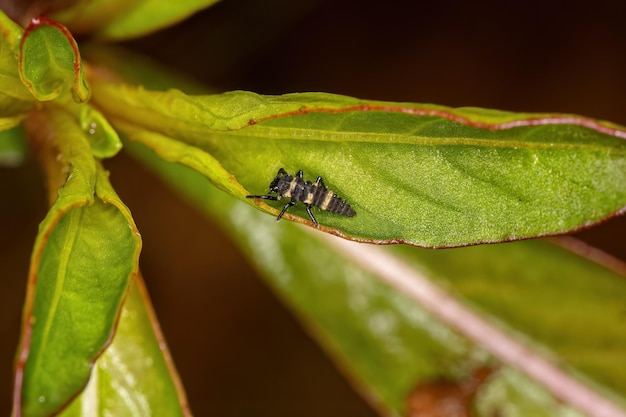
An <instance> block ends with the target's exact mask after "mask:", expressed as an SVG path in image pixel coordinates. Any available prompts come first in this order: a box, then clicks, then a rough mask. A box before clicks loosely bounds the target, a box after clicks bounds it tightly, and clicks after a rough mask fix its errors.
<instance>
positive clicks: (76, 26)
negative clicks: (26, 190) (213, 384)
mask: <svg viewBox="0 0 626 417" xmlns="http://www.w3.org/2000/svg"><path fill="white" fill-rule="evenodd" d="M214 2H215V1H214V0H207V1H200V2H198V1H181V2H177V3H176V4H175V5H171V6H167V7H165V6H163V4H161V2H153V1H149V0H144V1H141V0H135V1H130V2H128V1H126V2H115V3H114V4H113V5H111V4H112V3H110V2H101V1H96V2H91V3H84V2H76V4H75V5H73V6H71V7H68V8H66V9H64V10H60V11H57V13H56V14H53V15H51V16H50V17H45V18H44V17H36V18H33V19H32V20H31V21H30V24H29V25H28V26H27V27H26V28H25V29H22V28H21V27H20V26H19V25H17V24H16V23H14V22H13V21H12V20H10V19H9V18H8V17H7V16H6V15H4V14H2V13H0V25H1V26H2V29H3V31H2V33H3V37H2V38H1V39H0V41H1V42H2V44H1V48H0V54H1V59H0V65H1V66H2V67H1V71H0V84H1V85H2V88H1V89H0V92H1V95H0V101H1V104H2V106H1V107H0V108H1V113H0V128H1V129H2V136H0V163H2V164H5V165H7V166H9V165H15V164H17V163H19V160H20V155H23V154H24V153H25V152H27V149H30V150H31V151H32V152H33V153H34V154H36V156H37V158H38V160H39V163H40V165H41V167H42V170H43V172H44V175H45V178H46V181H47V186H48V190H49V202H50V209H49V211H48V214H47V215H46V217H45V218H44V219H43V221H42V223H41V225H40V229H39V234H38V236H37V239H36V241H35V243H34V247H33V251H32V258H31V268H30V272H29V276H28V287H27V297H26V301H25V305H24V315H23V327H22V339H21V342H20V346H19V347H18V355H17V359H16V367H15V368H16V369H15V389H14V410H13V412H14V415H15V416H47V415H53V414H56V413H60V415H68V416H69V415H91V414H95V413H99V414H106V413H110V414H113V415H144V414H150V415H152V414H163V415H189V414H190V411H189V408H188V406H187V403H186V398H185V394H184V392H183V390H182V386H181V384H180V382H179V380H178V376H177V375H176V372H175V370H174V367H173V364H172V361H171V358H170V357H169V354H168V352H167V350H165V349H163V346H164V341H163V338H162V336H161V334H160V331H159V329H158V325H157V324H156V319H155V318H154V314H153V313H152V311H151V307H150V303H149V300H148V297H147V294H146V292H145V290H144V288H143V284H142V281H141V276H140V273H139V267H138V260H139V253H140V251H141V246H142V241H141V237H140V234H139V232H138V230H137V227H136V226H135V222H134V220H133V218H132V216H131V213H130V210H129V209H128V208H127V207H126V206H125V205H124V203H123V202H122V201H121V200H120V198H119V197H118V196H117V194H116V193H115V191H114V190H113V188H112V186H111V184H110V182H109V180H108V173H107V171H106V170H105V169H104V168H103V166H102V163H101V161H102V160H103V159H106V158H111V157H114V156H115V155H116V154H117V153H118V152H119V151H120V150H121V149H122V148H124V149H125V150H127V151H128V152H130V153H131V154H132V155H134V156H135V157H136V158H138V159H139V160H141V161H143V162H144V163H145V164H146V165H147V166H149V167H151V168H152V169H153V170H154V171H155V172H156V173H158V174H159V175H160V176H162V178H163V179H164V180H165V181H167V182H168V183H170V184H171V185H172V187H173V188H175V189H176V190H177V191H178V192H180V193H181V194H182V195H184V196H185V197H186V198H188V199H189V201H190V202H192V203H193V204H195V205H196V206H197V207H199V208H200V209H201V210H203V212H205V213H206V214H207V215H209V216H219V218H223V219H226V221H224V222H223V226H224V228H225V230H227V231H228V233H229V234H230V235H231V236H232V238H233V239H234V240H235V241H236V242H237V243H238V244H239V246H240V247H241V248H242V250H243V251H244V252H245V253H246V254H248V256H249V257H250V259H251V260H252V262H254V263H255V265H256V266H257V267H258V268H259V270H260V271H261V272H262V273H263V275H264V276H265V277H266V279H267V282H268V283H270V285H271V286H272V287H273V288H274V289H275V290H276V292H277V293H278V294H279V295H280V296H281V297H282V299H283V300H285V302H286V303H287V304H288V305H290V306H291V307H292V308H293V309H294V310H295V311H296V312H297V313H298V315H299V316H300V317H301V318H302V320H303V321H305V323H306V325H307V326H308V328H310V329H311V331H312V333H313V334H314V335H315V336H316V338H317V339H318V340H319V342H320V343H321V344H322V346H324V347H325V349H326V350H327V351H328V353H329V354H330V355H331V356H332V357H333V358H334V359H335V360H336V362H337V363H338V364H339V366H340V367H341V368H342V369H343V370H344V371H345V373H346V374H347V375H348V376H349V377H350V378H351V380H353V381H355V383H356V384H357V385H358V386H359V388H360V390H361V391H362V392H363V393H364V394H365V395H366V397H367V398H369V399H370V401H371V402H372V404H373V405H374V406H375V407H376V408H377V409H379V410H380V411H381V413H383V414H385V415H402V414H406V413H409V412H411V410H413V411H412V412H415V413H417V412H418V411H419V410H422V411H424V410H423V409H420V408H419V407H422V406H423V405H420V404H423V402H420V398H422V396H429V395H434V394H433V392H435V391H436V387H438V386H439V385H438V384H441V383H443V384H444V385H445V384H447V385H446V386H447V387H448V388H449V389H450V392H453V394H450V395H449V396H450V398H451V399H450V398H447V399H446V401H448V403H449V401H455V402H456V404H457V405H456V406H457V407H459V408H461V409H467V410H470V409H472V410H474V411H473V412H475V413H477V414H478V415H484V416H493V415H502V416H508V415H549V416H558V415H575V414H577V413H582V414H587V415H598V416H600V415H607V416H608V415H615V416H617V415H624V414H625V413H626V411H624V410H625V399H624V394H625V392H624V389H623V387H624V386H626V374H625V373H624V371H623V370H622V369H621V367H619V366H615V365H616V364H619V363H621V362H623V360H624V353H623V352H626V350H624V347H625V346H626V338H624V337H623V332H621V325H622V319H621V317H622V314H623V308H624V305H623V300H624V299H625V298H624V295H625V294H626V282H625V281H624V280H623V277H622V276H621V275H620V274H619V273H617V272H615V271H613V270H611V269H609V268H607V267H605V266H602V265H599V264H597V263H596V262H593V261H592V260H589V259H585V258H584V257H581V256H578V255H576V254H574V253H573V252H572V251H571V250H567V249H564V248H563V247H559V246H556V245H554V244H551V243H546V242H543V241H525V242H517V243H513V244H507V245H493V246H476V247H465V248H459V249H455V250H449V251H430V250H426V249H422V248H417V247H416V246H418V247H426V248H443V247H463V246H470V245H476V244H481V243H497V242H506V241H512V240H520V239H529V238H534V237H539V236H546V235H555V234H562V233H567V232H571V231H575V230H578V229H581V228H585V227H588V226H590V225H592V224H595V223H598V222H600V221H602V220H604V219H606V218H608V217H611V216H615V215H617V214H619V213H621V212H622V211H623V210H624V207H626V192H625V191H624V189H623V186H622V184H623V183H624V182H625V181H624V180H625V179H626V178H625V176H626V158H625V156H626V145H625V144H624V138H625V137H626V129H625V128H623V127H621V126H618V125H615V124H612V123H609V122H604V121H597V120H594V119H590V118H586V117H582V116H576V115H565V114H535V113H511V112H503V111H495V110H487V109H478V108H449V107H444V106H437V105H431V104H414V103H392V102H381V101H372V100H360V99H355V98H351V97H346V96H340V95H333V94H324V93H301V94H287V95H282V96H264V95H259V94H254V93H250V92H243V91H234V92H228V93H223V94H212V95H194V94H188V93H184V92H183V91H181V90H177V89H171V88H170V89H166V88H163V86H164V85H166V86H167V85H169V86H170V87H173V86H174V85H175V83H177V81H175V80H174V81H171V84H169V80H168V79H167V78H166V77H165V76H164V75H162V74H161V73H160V72H159V71H157V70H156V69H155V68H150V67H148V68H146V67H145V66H144V65H143V64H142V63H141V62H140V61H137V60H135V59H134V58H127V57H126V56H125V55H121V53H120V52H118V51H115V50H113V51H112V52H111V50H110V49H107V48H106V47H105V46H103V45H101V44H92V45H87V46H86V47H83V45H80V48H82V49H79V45H78V43H77V42H76V40H75V39H74V37H73V35H72V33H74V34H81V35H83V36H91V37H92V38H93V39H96V40H120V39H128V38H131V37H135V36H139V35H142V34H146V33H149V32H151V31H154V30H157V29H159V28H161V27H164V26H166V25H169V24H172V23H174V22H177V21H179V20H181V19H183V18H184V17H186V16H188V15H190V14H192V13H193V12H194V11H196V10H198V9H200V8H202V7H205V6H209V5H211V4H213V3H214ZM105 4H106V5H105ZM146 14H148V15H150V17H151V18H150V19H147V18H145V16H146ZM81 53H84V54H85V56H86V59H83V58H82V57H81ZM146 74H148V76H146ZM25 138H26V139H25ZM25 142H27V143H28V145H29V146H28V147H27V146H25ZM281 167H284V168H285V169H287V171H288V172H292V173H293V172H295V171H297V170H299V169H302V170H304V172H305V174H306V175H307V176H310V177H311V178H315V177H316V176H318V175H319V176H322V177H323V178H324V180H325V182H326V184H327V185H328V186H329V188H331V189H332V190H333V191H334V192H336V193H337V194H339V195H340V196H342V197H343V198H345V199H346V200H347V201H348V202H349V203H350V205H351V206H352V207H353V208H354V209H355V211H356V213H357V215H356V216H355V217H353V218H348V217H342V216H338V215H335V214H332V213H329V212H322V211H318V212H316V217H317V219H318V221H319V222H320V227H319V228H318V229H319V230H314V229H315V228H314V227H313V225H312V224H311V222H310V221H309V219H308V218H307V216H306V213H305V212H304V207H302V205H301V204H299V205H298V206H296V207H294V208H293V209H291V210H290V211H289V212H288V213H287V214H285V216H284V217H285V219H289V220H292V222H287V221H284V222H282V223H281V224H280V225H276V224H274V221H273V219H272V217H271V216H267V215H265V213H262V212H269V213H270V214H272V215H274V216H275V215H276V214H277V213H278V212H279V211H280V209H281V205H280V204H279V205H275V204H273V203H270V204H265V203H264V202H262V201H251V200H246V198H245V197H246V195H249V194H261V193H263V192H265V191H266V190H267V185H268V184H269V182H270V181H271V179H272V178H273V176H274V174H275V173H276V171H277V170H278V168H281ZM251 206H257V208H259V209H260V211H259V210H254V209H253V207H251ZM297 223H301V224H297ZM302 224H304V225H306V226H310V227H308V228H307V227H303V226H302ZM320 232H326V234H324V233H320ZM328 234H330V235H336V236H340V237H342V238H344V239H345V240H341V239H338V238H337V237H335V236H331V237H329V236H328ZM350 240H351V241H355V242H360V243H354V242H348V241H350ZM364 242H365V243H376V244H391V243H405V244H408V245H411V246H400V247H389V248H381V247H374V246H367V245H362V244H361V243H364ZM574 247H575V248H578V246H577V245H574ZM520 265H524V267H521V268H520V267H519V266H520ZM559 277H561V278H559ZM565 278H566V279H565ZM546 283H549V284H546ZM321 300H323V301H324V302H321ZM555 300H558V302H559V306H560V307H559V308H558V309H554V308H553V307H554V304H555ZM496 317H497V321H496V319H495V318H496ZM581 327H582V328H585V329H587V331H586V332H585V333H582V332H580V328H581ZM609 347H612V348H609ZM468 387H469V388H468ZM455 390H456V391H455ZM439 399H440V400H441V402H444V400H443V399H441V398H439ZM436 404H439V403H436ZM435 407H437V405H436V406H435ZM431 411H432V410H431ZM468 412H469V411H468Z"/></svg>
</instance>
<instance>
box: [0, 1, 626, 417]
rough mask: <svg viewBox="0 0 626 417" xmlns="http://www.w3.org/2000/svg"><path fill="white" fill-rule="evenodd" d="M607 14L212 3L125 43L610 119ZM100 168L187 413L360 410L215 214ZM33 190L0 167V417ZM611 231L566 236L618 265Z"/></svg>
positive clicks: (613, 61)
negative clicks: (128, 234)
mask: <svg viewBox="0 0 626 417" xmlns="http://www.w3.org/2000/svg"><path fill="white" fill-rule="evenodd" d="M625 17H626V3H624V2H621V1H614V2H612V1H602V0H600V1H594V2H569V1H565V0H554V1H547V2H544V1H539V0H530V1H512V0H504V1H503V0H500V1H495V0H493V1H475V2H462V1H453V0H452V1H446V2H432V1H431V2H419V1H415V0H406V1H395V0H390V1H386V2H374V1H356V0H334V1H332V0H300V1H297V2H294V1H290V0H267V1H263V2H259V1H258V0H224V1H223V2H221V3H219V4H217V5H216V6H214V7H213V8H211V9H208V10H206V11H203V12H201V13H199V14H197V15H195V16H193V17H192V18H190V19H188V20H187V21H185V22H182V23H180V24H179V25H177V26H175V27H173V28H170V29H167V30H165V31H162V32H160V33H158V34H155V35H151V36H149V37H146V38H144V39H141V40H136V41H132V42H127V43H126V45H127V46H128V47H131V48H133V49H135V50H137V51H140V52H143V53H145V54H146V55H149V56H151V57H153V58H154V59H156V60H158V61H161V62H163V63H164V64H166V65H169V66H172V67H174V68H176V69H178V70H180V71H183V72H185V73H187V74H190V75H191V76H193V77H195V78H196V79H198V80H200V81H202V82H205V83H206V84H208V85H210V86H212V87H214V88H215V89H216V90H218V91H226V90H234V89H243V90H251V91H256V92H259V93H265V94H280V93H286V92H302V91H325V92H334V93H341V94H347V95H351V96H357V97H361V98H369V99H377V100H392V101H410V102H428V103H437V104H444V105H450V106H480V107H489V108H500V109H504V110H513V111H552V112H571V113H578V114H584V115H587V116H592V117H596V118H600V119H608V120H611V121H613V122H616V123H621V124H624V125H626V113H625V111H624V101H625V100H624V98H623V96H624V91H626V89H625V88H624V87H625V84H626V79H625V77H624V74H626V61H625V59H624V56H625V53H624V52H625V51H626V31H624V25H623V20H624V18H625ZM105 165H106V167H107V168H108V169H109V170H110V171H111V181H112V182H113V185H114V186H115V187H116V189H117V191H118V193H119V194H120V195H121V196H122V198H123V200H124V201H125V202H126V204H127V205H128V206H129V207H130V209H131V210H132V212H133V215H134V217H135V220H136V222H137V225H138V227H139V229H140V231H141V233H142V235H143V239H144V250H143V253H142V257H141V267H142V270H143V273H144V276H145V278H146V281H147V285H148V289H149V291H150V294H151V296H152V299H153V302H154V305H155V309H156V312H157V315H158V317H159V318H160V322H161V325H162V328H163V331H164V333H165V336H166V337H167V339H168V342H169V345H170V348H171V351H172V354H173V356H174V359H175V361H176V364H177V366H178V370H179V372H180V374H181V377H182V379H183V383H184V385H185V387H186V388H187V394H188V397H189V401H190V404H191V408H192V410H193V411H194V412H195V414H196V415H197V416H220V417H238V416H272V417H280V416H294V415H298V416H302V417H307V416H322V415H323V416H329V417H333V416H346V415H349V416H351V417H359V416H373V415H374V412H373V411H371V410H370V409H369V408H368V406H367V405H366V404H365V402H364V401H363V400H362V399H360V398H359V397H358V396H357V395H356V394H355V392H354V391H353V390H352V389H351V387H350V386H349V385H348V383H346V382H345V381H344V379H343V378H342V377H341V375H340V374H339V372H338V371H337V370H336V368H335V367H334V366H333V365H332V364H331V363H330V362H329V360H328V359H327V358H326V357H325V356H324V354H323V352H321V350H320V349H319V348H318V347H317V346H316V345H315V344H314V342H312V341H311V339H310V338H309V337H308V336H307V334H306V333H305V332H304V331H303V330H302V328H300V327H299V325H298V324H297V322H296V321H295V319H294V318H293V317H292V316H291V315H290V313H289V312H288V311H287V309H286V308H285V307H284V306H283V305H282V304H281V303H280V302H279V301H278V300H277V299H276V297H275V296H274V295H272V293H271V292H270V291H269V289H268V288H266V287H265V285H264V284H263V281H262V280H261V279H259V278H258V277H257V276H256V275H255V272H254V271H253V269H252V268H251V266H250V264H249V263H248V261H246V260H245V259H243V258H242V257H241V255H240V254H239V253H238V251H237V249H236V247H235V246H234V245H233V244H232V243H230V242H229V241H228V238H227V237H225V236H224V235H223V234H222V233H221V231H220V229H219V227H218V225H219V219H215V220H207V219H205V218H203V217H202V216H201V215H200V214H199V213H198V212H197V211H196V210H195V209H193V208H191V207H189V206H187V205H186V204H184V203H183V202H182V201H181V200H179V199H178V197H177V196H176V195H174V194H173V193H172V192H171V191H170V190H168V189H167V188H165V187H163V186H162V185H161V184H160V183H159V182H158V181H157V180H156V179H155V177H153V176H152V175H151V174H150V173H149V172H147V171H146V170H145V169H143V168H142V167H140V166H138V165H137V164H136V163H135V162H133V161H132V160H131V159H130V158H128V157H127V156H124V155H120V156H118V157H116V158H114V159H112V160H109V161H106V163H105ZM42 184H43V181H41V179H40V178H39V174H38V171H37V168H36V167H35V164H34V162H33V161H32V160H31V159H29V160H28V161H26V162H25V165H24V166H23V167H19V168H11V169H9V168H0V341H1V343H0V415H7V414H8V413H9V409H10V385H11V363H12V359H13V355H14V352H15V346H16V343H17V337H18V333H19V319H20V314H21V311H20V308H21V304H22V302H23V298H24V287H25V279H26V274H27V269H28V261H29V253H30V249H31V248H32V244H33V241H34V237H35V235H36V232H37V225H38V222H39V221H40V220H41V219H42V218H43V216H44V214H45V210H46V207H45V204H46V199H45V190H44V189H43V185H42ZM277 227H279V225H277ZM625 230H626V221H625V220H624V218H623V217H618V218H615V219H612V220H609V221H607V222H606V223H604V224H601V225H599V226H597V227H595V228H593V229H590V230H588V231H584V232H581V233H579V234H578V236H579V237H581V238H583V239H585V240H586V241H587V242H590V243H592V244H594V245H597V246H599V247H601V248H603V249H604V250H606V251H607V252H609V253H611V254H613V255H615V256H618V257H620V258H621V259H626V248H625V247H624V245H622V244H621V240H620V238H622V236H624V231H625ZM268 244H269V242H268Z"/></svg>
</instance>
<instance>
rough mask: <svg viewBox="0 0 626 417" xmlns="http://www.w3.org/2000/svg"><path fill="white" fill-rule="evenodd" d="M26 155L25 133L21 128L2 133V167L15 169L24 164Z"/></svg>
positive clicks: (0, 149)
mask: <svg viewBox="0 0 626 417" xmlns="http://www.w3.org/2000/svg"><path fill="white" fill-rule="evenodd" d="M24 154H26V142H25V139H24V132H23V131H22V129H20V128H17V127H15V128H13V129H10V130H5V131H0V167H14V166H17V165H19V164H21V163H22V161H23V160H24Z"/></svg>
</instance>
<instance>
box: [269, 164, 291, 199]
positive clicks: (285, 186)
mask: <svg viewBox="0 0 626 417" xmlns="http://www.w3.org/2000/svg"><path fill="white" fill-rule="evenodd" d="M291 180H293V177H292V176H291V175H289V174H287V173H286V172H285V170H284V169H282V168H281V169H279V170H278V173H277V174H276V177H275V178H274V180H273V181H272V182H271V184H270V193H278V194H283V193H285V192H286V191H287V190H289V187H290V185H291Z"/></svg>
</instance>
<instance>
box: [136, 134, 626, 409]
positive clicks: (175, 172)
mask: <svg viewBox="0 0 626 417" xmlns="http://www.w3.org/2000/svg"><path fill="white" fill-rule="evenodd" d="M126 149H129V150H131V151H132V152H133V154H135V155H137V156H138V157H140V158H141V159H142V160H143V161H144V162H146V163H147V164H148V165H149V166H151V167H152V168H154V169H155V170H156V171H157V172H158V173H159V174H160V175H161V176H162V177H163V178H164V179H165V180H166V181H167V182H168V183H169V184H170V185H171V186H172V187H174V189H176V190H177V191H179V192H181V193H182V194H183V195H184V196H186V197H187V198H188V199H190V200H191V201H192V202H193V203H195V204H196V205H198V206H199V207H200V208H201V209H203V210H204V211H205V212H206V213H207V214H208V215H211V216H213V217H216V218H217V219H219V221H220V224H221V225H223V227H225V228H226V229H227V230H230V231H231V233H232V235H233V237H234V238H235V240H236V242H238V243H239V245H240V246H241V247H242V249H243V250H244V251H245V252H246V253H248V254H249V258H250V260H251V261H252V262H254V263H255V264H256V265H257V267H258V268H259V269H260V270H261V271H262V272H263V274H264V276H265V277H266V278H267V280H268V282H269V284H270V285H271V286H272V287H273V288H274V289H275V290H276V291H277V293H278V294H279V295H280V296H281V298H283V299H284V300H285V302H286V303H287V304H288V305H290V306H291V307H292V308H294V310H296V312H297V316H298V317H300V318H301V319H302V320H303V321H304V322H305V327H306V328H307V329H309V330H310V331H311V332H312V333H313V335H314V336H315V338H316V339H317V340H318V341H319V342H320V343H321V344H322V345H323V346H324V347H325V348H326V350H327V351H328V352H329V353H330V355H331V356H332V357H333V358H334V359H335V360H336V362H337V363H338V367H339V368H340V369H341V370H343V371H344V372H346V373H347V374H348V377H349V379H350V380H351V381H352V382H353V383H355V384H356V385H357V387H358V388H359V391H360V392H363V393H364V396H365V397H366V398H368V399H369V400H370V401H371V402H372V403H373V404H374V405H375V407H376V408H377V409H379V410H380V412H381V413H382V414H383V415H391V416H400V415H407V414H408V410H407V407H409V406H408V405H407V403H409V402H411V399H412V398H413V397H419V396H420V395H423V394H425V395H429V394H432V393H433V392H437V390H438V389H439V388H440V387H441V386H442V385H443V386H447V387H451V389H456V390H457V392H458V391H460V392H461V393H458V394H457V395H456V396H450V397H449V398H448V397H447V398H446V399H445V400H446V401H447V402H446V404H448V405H450V406H456V405H458V406H459V407H461V408H467V409H468V410H474V411H473V412H474V413H475V415H477V416H485V417H490V416H494V415H500V416H503V417H509V416H516V415H524V416H527V415H528V416H531V415H532V416H546V417H553V416H580V415H598V416H599V415H615V416H621V415H624V414H625V413H626V390H625V389H624V387H625V386H626V372H625V371H624V369H623V367H621V366H616V365H617V364H621V363H623V362H624V360H626V357H625V356H624V352H626V337H624V336H623V334H624V332H623V331H621V330H620V329H621V328H622V327H623V311H624V308H625V306H626V304H625V303H624V300H626V281H625V280H624V279H623V276H621V275H619V274H617V273H615V272H612V271H611V270H609V269H608V268H605V267H603V266H601V265H598V264H596V263H594V262H591V261H589V260H586V259H584V258H582V257H579V256H577V255H575V254H574V253H572V252H570V251H568V250H565V249H563V248H560V247H557V246H555V245H552V244H550V243H548V242H544V241H523V242H516V243H510V244H503V245H484V246H475V247H468V248H460V249H451V250H446V251H430V250H425V249H421V248H414V247H407V246H394V247H376V246H370V245H362V244H361V245H359V244H356V243H351V242H346V241H344V240H341V239H337V238H335V237H329V236H327V235H324V234H322V233H317V232H313V231H311V232H309V231H310V229H306V228H303V227H301V226H300V225H297V224H293V223H289V222H284V223H281V224H276V223H275V222H274V221H273V220H272V219H269V218H267V217H266V216H262V215H260V214H258V213H257V212H254V211H251V210H249V208H248V207H246V205H244V204H243V203H241V202H237V201H236V200H235V199H232V198H229V197H227V196H226V195H225V194H224V193H220V192H218V191H217V190H216V189H215V188H213V187H210V186H209V185H208V184H207V181H206V179H205V178H203V177H202V176H201V175H199V174H197V173H195V172H193V171H191V170H189V169H185V168H184V167H181V166H180V165H177V164H170V163H165V162H163V161H162V160H160V158H157V157H155V155H154V154H152V153H151V152H149V151H148V150H147V149H146V148H144V147H143V146H138V145H136V144H130V145H129V146H127V148H126ZM521 266H523V267H521ZM581 329H584V331H581ZM481 370H486V372H487V376H486V377H482V378H476V379H477V381H474V380H473V379H474V378H473V377H472V375H477V374H479V373H480V372H482V371H481ZM472 384H473V385H472ZM468 386H473V388H472V392H470V393H467V392H466V391H463V390H464V389H466V388H467V387H468ZM462 392H466V394H462ZM411 407H413V405H411ZM468 412H469V411H468ZM430 415H433V414H430ZM441 415H445V414H441ZM472 415H473V414H472Z"/></svg>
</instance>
